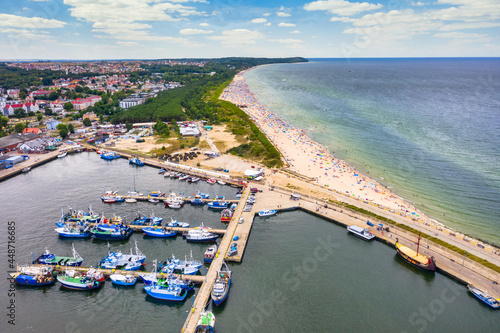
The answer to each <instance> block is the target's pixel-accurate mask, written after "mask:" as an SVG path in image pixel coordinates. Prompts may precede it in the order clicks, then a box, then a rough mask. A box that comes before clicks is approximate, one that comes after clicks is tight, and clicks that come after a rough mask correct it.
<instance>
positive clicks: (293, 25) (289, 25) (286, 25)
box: [278, 22, 295, 27]
mask: <svg viewBox="0 0 500 333" xmlns="http://www.w3.org/2000/svg"><path fill="white" fill-rule="evenodd" d="M278 27H295V24H294V23H285V22H281V23H280V24H278Z"/></svg>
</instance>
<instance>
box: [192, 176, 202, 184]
mask: <svg viewBox="0 0 500 333" xmlns="http://www.w3.org/2000/svg"><path fill="white" fill-rule="evenodd" d="M199 181H200V178H198V177H191V183H197V182H199Z"/></svg>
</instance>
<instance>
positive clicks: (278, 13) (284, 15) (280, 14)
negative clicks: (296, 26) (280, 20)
mask: <svg viewBox="0 0 500 333" xmlns="http://www.w3.org/2000/svg"><path fill="white" fill-rule="evenodd" d="M276 15H278V16H279V17H290V16H292V14H289V13H285V12H277V13H276Z"/></svg>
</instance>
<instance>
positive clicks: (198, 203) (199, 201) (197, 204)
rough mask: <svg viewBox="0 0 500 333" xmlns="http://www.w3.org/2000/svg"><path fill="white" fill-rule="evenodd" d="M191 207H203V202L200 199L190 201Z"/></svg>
mask: <svg viewBox="0 0 500 333" xmlns="http://www.w3.org/2000/svg"><path fill="white" fill-rule="evenodd" d="M191 205H194V206H203V205H205V201H203V199H201V198H194V199H193V200H191Z"/></svg>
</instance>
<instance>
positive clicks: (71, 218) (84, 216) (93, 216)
mask: <svg viewBox="0 0 500 333" xmlns="http://www.w3.org/2000/svg"><path fill="white" fill-rule="evenodd" d="M62 216H63V218H64V220H65V221H68V222H83V223H85V222H88V223H99V222H100V221H101V215H99V214H98V213H95V212H94V211H93V210H92V205H90V206H89V211H88V212H85V211H82V210H79V211H71V207H70V212H69V213H68V214H66V215H65V214H64V210H62Z"/></svg>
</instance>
